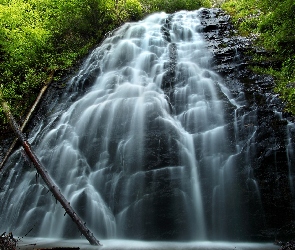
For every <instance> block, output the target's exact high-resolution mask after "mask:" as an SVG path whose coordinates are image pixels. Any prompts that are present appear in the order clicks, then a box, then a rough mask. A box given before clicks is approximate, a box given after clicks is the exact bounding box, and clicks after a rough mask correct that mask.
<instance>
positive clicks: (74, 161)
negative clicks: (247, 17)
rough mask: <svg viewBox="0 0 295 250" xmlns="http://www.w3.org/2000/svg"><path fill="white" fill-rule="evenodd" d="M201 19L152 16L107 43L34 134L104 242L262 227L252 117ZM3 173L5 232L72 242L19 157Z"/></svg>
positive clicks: (218, 234)
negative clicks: (218, 64)
mask: <svg viewBox="0 0 295 250" xmlns="http://www.w3.org/2000/svg"><path fill="white" fill-rule="evenodd" d="M198 15H199V11H193V12H186V11H181V12H178V13H175V14H173V15H168V14H166V13H156V14H153V15H151V16H149V17H147V18H146V19H144V20H143V21H140V22H137V23H126V24H124V25H123V26H122V27H120V28H119V29H117V30H116V31H114V32H113V33H112V34H111V35H110V36H109V37H107V38H106V39H105V41H104V42H103V43H102V44H101V45H100V46H99V47H98V48H96V49H95V50H94V51H93V52H92V53H91V54H90V56H89V57H88V58H87V60H86V61H85V63H84V64H83V66H82V67H81V69H80V71H79V73H78V74H77V75H76V76H75V77H73V78H72V79H71V80H70V82H68V87H67V89H65V94H64V95H63V96H62V97H60V98H59V101H57V102H55V103H51V105H50V106H49V107H48V117H47V119H46V120H45V121H43V122H41V123H40V124H39V125H38V126H36V127H35V129H34V130H33V131H31V133H30V136H29V141H30V143H31V144H32V145H33V149H34V150H35V152H36V154H37V156H38V157H39V158H40V160H41V161H42V163H43V164H44V166H45V167H46V168H47V169H48V171H49V173H50V175H51V176H52V178H53V179H54V181H55V182H56V183H57V185H58V186H59V187H60V189H61V191H62V192H63V194H64V196H65V197H66V198H67V199H68V200H69V201H70V203H71V205H72V206H73V208H74V209H75V210H76V211H77V213H78V214H79V215H80V216H81V217H82V218H83V219H84V220H85V222H86V223H87V226H88V227H89V228H91V230H92V231H93V232H94V234H96V235H97V237H98V238H100V239H101V238H106V239H110V238H120V239H142V240H208V239H209V240H220V239H242V238H243V237H244V236H245V235H249V234H251V233H253V232H256V229H254V230H252V229H251V228H253V225H256V227H257V228H261V224H263V220H260V219H261V218H263V211H262V210H263V209H262V205H261V197H260V191H259V186H258V184H257V181H256V179H255V176H254V175H253V169H252V165H251V163H250V160H249V158H250V156H251V153H252V152H253V151H255V143H254V141H255V136H256V131H257V127H256V124H257V122H256V120H255V119H256V118H255V112H252V113H247V115H246V113H245V111H244V109H243V104H244V103H245V100H240V101H237V100H236V99H235V97H234V96H233V95H232V94H231V92H230V90H229V89H228V88H227V87H226V86H225V85H224V84H223V80H222V78H221V77H220V76H219V75H218V74H217V73H215V72H214V71H213V70H212V69H211V59H212V58H211V57H212V55H211V54H210V53H209V51H208V50H207V48H206V42H205V41H204V39H203V37H202V35H201V34H200V33H199V31H200V30H201V21H200V19H199V17H198ZM240 99H241V98H240ZM290 143H291V142H290ZM290 147H291V146H290ZM291 154H292V155H291ZM288 157H293V152H292V151H291V150H290V153H289V155H288ZM7 164H11V165H13V166H14V167H13V168H12V169H11V171H10V172H9V174H8V175H6V176H2V177H1V184H2V185H3V189H2V190H1V191H0V199H1V208H0V221H1V225H0V232H1V230H2V231H7V230H9V231H13V232H14V233H15V234H18V235H24V234H25V233H26V232H27V231H28V230H30V229H31V228H33V230H32V232H31V234H32V235H35V236H43V237H77V236H78V235H79V232H78V230H77V229H76V227H75V225H74V224H73V223H72V222H71V221H70V219H69V218H67V217H66V216H64V211H63V209H62V208H61V206H60V205H59V204H56V202H55V200H54V198H53V197H52V196H51V194H50V193H49V192H48V189H47V188H46V187H45V185H44V184H43V182H42V180H41V179H40V178H38V176H36V172H35V170H34V169H33V168H32V167H31V166H30V164H29V163H28V162H27V161H26V160H25V159H24V157H23V154H22V150H21V149H19V150H17V151H16V152H15V153H14V154H13V155H12V157H10V160H9V162H8V163H7ZM290 169H291V166H290ZM290 172H291V170H290ZM246 189H247V190H246ZM292 189H293V188H292ZM249 190H250V191H251V194H252V196H253V197H252V198H251V197H250V198H249ZM245 197H248V198H249V199H251V201H252V207H251V208H249V207H248V208H247V206H245V205H244V202H245ZM253 207H256V208H258V209H257V211H258V212H257V211H256V214H255V215H253V216H252V217H253V218H252V219H249V218H250V217H251V216H250V213H251V211H252V210H251V209H252V208H253ZM258 220H259V221H258ZM257 224H259V225H257ZM249 230H250V231H249ZM251 230H252V231H251Z"/></svg>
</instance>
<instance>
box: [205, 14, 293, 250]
mask: <svg viewBox="0 0 295 250" xmlns="http://www.w3.org/2000/svg"><path fill="white" fill-rule="evenodd" d="M200 18H201V21H202V25H203V29H202V32H203V35H204V37H205V39H206V40H207V42H208V49H209V50H210V51H211V53H212V55H213V65H212V66H213V68H214V69H215V70H216V71H217V72H218V73H219V74H220V75H222V76H223V79H224V84H225V85H226V86H227V87H228V88H229V89H230V90H231V93H232V94H233V95H234V97H235V100H236V101H237V102H239V100H243V99H244V98H246V103H240V104H241V105H242V106H241V107H240V108H239V109H238V110H237V111H236V117H237V121H238V122H237V125H236V126H237V130H238V132H239V136H240V139H241V140H242V141H244V143H245V146H244V148H243V150H242V152H241V154H240V156H238V157H239V161H240V162H241V163H242V162H243V165H244V166H245V167H246V168H247V167H248V170H247V171H252V172H251V174H250V175H249V176H250V177H251V178H253V179H255V180H256V182H257V185H258V186H259V189H260V199H261V207H260V208H259V207H258V206H257V205H253V204H257V203H256V202H255V201H254V198H253V194H254V193H253V192H254V189H253V188H252V189H251V188H250V187H251V185H249V184H247V185H245V186H244V188H245V190H246V189H248V192H249V194H248V197H249V199H245V201H244V203H243V206H244V207H245V209H248V211H249V213H248V216H249V218H247V223H246V224H248V226H249V228H252V235H248V236H247V230H245V232H244V233H245V238H248V239H250V240H274V239H278V240H291V239H293V237H294V236H293V232H294V230H292V228H293V229H294V226H292V225H294V221H295V220H294V218H295V217H294V216H295V210H294V203H293V200H294V190H292V183H293V179H294V177H293V176H294V171H293V170H291V169H290V166H294V155H290V152H294V150H295V147H294V142H295V133H294V126H291V125H290V126H288V124H291V122H292V121H294V118H293V117H292V116H290V114H287V113H284V112H283V110H284V104H283V102H282V101H281V100H280V99H279V97H278V95H277V94H275V93H274V92H273V88H274V79H273V78H272V77H271V76H268V75H258V74H256V73H255V72H253V71H251V70H250V69H249V67H248V66H251V65H254V64H253V62H252V57H251V54H253V53H256V54H258V55H259V54H264V55H267V53H268V52H267V51H265V50H264V49H261V48H257V47H255V46H254V45H253V41H252V39H251V38H245V37H240V36H238V35H237V32H236V31H235V30H234V27H233V26H232V24H231V22H230V17H229V16H228V15H226V14H225V13H224V12H223V11H222V10H220V9H211V10H208V9H204V10H203V11H201V13H200ZM275 63H278V62H265V66H269V65H271V66H275V65H274V64H275ZM260 66H261V65H260ZM251 131H252V132H251ZM253 131H255V132H254V133H253ZM251 133H252V137H251V138H250V137H249V135H251ZM287 147H290V148H289V150H287ZM245 154H248V155H249V156H250V161H249V162H244V159H245V157H243V155H245ZM249 169H250V170H249ZM244 171H246V170H245V168H243V169H240V173H239V174H238V176H239V175H240V176H245V172H244ZM244 178H245V177H244ZM290 179H292V180H290ZM241 180H242V179H241ZM241 185H242V186H243V184H242V183H241ZM251 190H252V191H251ZM245 197H247V192H245ZM251 197H252V198H251ZM259 211H263V214H264V216H263V218H262V217H259V216H258V214H259V213H260V212H259ZM246 214H247V213H246ZM257 216H258V217H257ZM259 220H260V222H259ZM255 227H256V234H255V235H254V234H253V232H255V230H253V228H255ZM290 244H291V245H292V244H294V243H292V242H290ZM284 247H285V248H284ZM284 247H282V249H288V248H286V247H287V245H286V246H284ZM290 249H291V248H290ZM292 249H293V248H292Z"/></svg>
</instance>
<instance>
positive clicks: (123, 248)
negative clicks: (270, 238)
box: [18, 238, 280, 250]
mask: <svg viewBox="0 0 295 250" xmlns="http://www.w3.org/2000/svg"><path fill="white" fill-rule="evenodd" d="M100 242H101V244H102V246H91V245H90V244H89V243H88V241H86V240H83V239H78V240H60V239H48V238H23V239H21V241H20V242H19V244H18V248H19V249H21V250H31V249H40V248H54V247H58V248H62V247H79V248H80V249H82V250H93V249H102V250H127V249H128V250H129V249H138V250H141V249H142V250H209V249H210V250H275V249H276V250H278V249H279V248H280V247H279V246H276V245H274V244H273V243H249V242H210V241H198V242H157V241H131V240H101V241H100Z"/></svg>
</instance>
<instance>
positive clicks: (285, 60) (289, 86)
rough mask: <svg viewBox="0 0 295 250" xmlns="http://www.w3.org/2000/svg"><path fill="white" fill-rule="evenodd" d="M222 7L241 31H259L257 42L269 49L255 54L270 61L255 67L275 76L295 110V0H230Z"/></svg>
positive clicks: (291, 107)
mask: <svg viewBox="0 0 295 250" xmlns="http://www.w3.org/2000/svg"><path fill="white" fill-rule="evenodd" d="M222 7H223V8H224V9H226V10H227V11H228V12H229V13H230V14H232V15H233V19H234V22H235V24H236V25H237V27H238V28H239V30H240V32H241V34H243V35H245V34H246V35H249V34H256V36H257V37H258V39H257V40H256V43H257V45H258V46H262V47H264V48H266V49H267V50H268V51H269V52H268V53H267V54H266V55H265V56H260V57H257V56H256V55H254V59H255V60H257V61H258V62H262V61H263V62H269V63H268V65H270V66H269V67H255V70H256V71H258V72H261V73H267V74H271V75H273V76H274V77H275V79H276V87H275V91H277V92H278V93H279V94H280V96H281V97H282V98H283V99H284V100H285V101H286V110H287V111H291V112H292V113H293V114H295V71H294V68H295V35H294V30H295V2H294V0H227V1H226V2H225V3H224V4H223V6H222Z"/></svg>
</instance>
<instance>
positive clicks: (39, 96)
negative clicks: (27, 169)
mask: <svg viewBox="0 0 295 250" xmlns="http://www.w3.org/2000/svg"><path fill="white" fill-rule="evenodd" d="M54 72H55V71H54V70H53V71H51V73H50V75H49V77H48V79H47V81H46V83H45V84H44V86H43V87H42V89H41V90H40V92H39V95H38V96H37V98H36V100H35V102H34V104H33V106H32V107H31V109H30V111H29V113H28V114H27V116H26V118H25V120H24V122H23V124H22V126H21V128H20V131H21V132H23V130H24V129H25V127H26V126H27V124H28V122H29V120H30V119H31V116H32V114H33V113H34V111H35V109H36V107H37V105H38V104H39V102H40V100H41V98H42V96H43V94H44V93H45V91H46V90H47V88H48V86H49V85H50V83H51V82H52V79H53V76H54ZM17 140H18V138H17V137H16V138H15V139H14V140H13V142H12V144H11V145H10V147H9V149H8V151H7V153H6V155H5V156H4V158H3V159H2V161H1V163H0V172H1V170H2V169H3V168H4V164H5V163H6V161H7V159H8V157H9V156H10V154H11V152H12V151H13V149H14V147H15V145H16V143H17Z"/></svg>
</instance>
